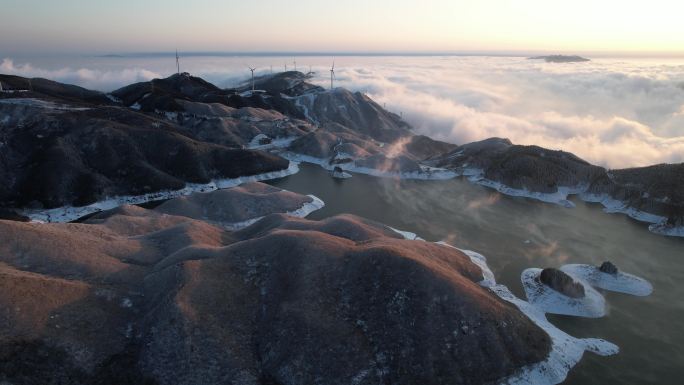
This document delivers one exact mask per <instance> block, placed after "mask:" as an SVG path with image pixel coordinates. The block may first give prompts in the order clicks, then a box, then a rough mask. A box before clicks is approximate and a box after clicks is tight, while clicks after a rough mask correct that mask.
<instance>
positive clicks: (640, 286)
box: [560, 264, 653, 297]
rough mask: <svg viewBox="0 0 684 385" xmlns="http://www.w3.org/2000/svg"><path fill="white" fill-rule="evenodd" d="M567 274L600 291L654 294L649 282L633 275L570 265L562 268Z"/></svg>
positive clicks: (638, 294) (588, 266)
mask: <svg viewBox="0 0 684 385" xmlns="http://www.w3.org/2000/svg"><path fill="white" fill-rule="evenodd" d="M560 269H561V270H562V271H564V272H565V273H567V274H569V275H572V276H574V277H577V278H579V279H581V280H583V281H585V282H587V283H588V284H590V285H591V286H594V287H598V288H599V289H603V290H608V291H615V292H619V293H625V294H631V295H636V296H640V297H644V296H647V295H649V294H651V293H652V292H653V286H652V285H651V283H650V282H648V281H647V280H645V279H643V278H640V277H637V276H635V275H632V274H628V273H623V272H622V271H618V272H617V274H608V273H604V272H602V271H601V270H600V269H599V268H598V267H596V266H592V265H582V264H570V265H565V266H562V267H561V268H560Z"/></svg>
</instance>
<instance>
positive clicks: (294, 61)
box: [292, 58, 297, 71]
mask: <svg viewBox="0 0 684 385" xmlns="http://www.w3.org/2000/svg"><path fill="white" fill-rule="evenodd" d="M292 62H293V63H294V69H295V71H297V58H294V59H292Z"/></svg>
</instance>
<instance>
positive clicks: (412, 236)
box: [387, 226, 424, 241]
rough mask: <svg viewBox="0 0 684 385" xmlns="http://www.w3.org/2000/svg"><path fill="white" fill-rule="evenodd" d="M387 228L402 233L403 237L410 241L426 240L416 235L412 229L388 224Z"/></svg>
mask: <svg viewBox="0 0 684 385" xmlns="http://www.w3.org/2000/svg"><path fill="white" fill-rule="evenodd" d="M387 228H388V229H390V230H392V231H394V232H395V233H397V234H399V235H401V236H402V237H404V239H408V240H410V241H424V239H423V238H421V237H419V236H418V235H416V233H412V232H410V231H402V230H397V229H395V228H394V227H390V226H387Z"/></svg>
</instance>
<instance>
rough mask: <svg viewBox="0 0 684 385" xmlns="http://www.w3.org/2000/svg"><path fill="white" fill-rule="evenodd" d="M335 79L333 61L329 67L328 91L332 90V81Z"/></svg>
mask: <svg viewBox="0 0 684 385" xmlns="http://www.w3.org/2000/svg"><path fill="white" fill-rule="evenodd" d="M334 78H335V60H333V64H332V67H330V89H331V90H332V89H333V79H334Z"/></svg>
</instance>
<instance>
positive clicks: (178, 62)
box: [176, 48, 180, 75]
mask: <svg viewBox="0 0 684 385" xmlns="http://www.w3.org/2000/svg"><path fill="white" fill-rule="evenodd" d="M179 59H180V58H179V57H178V48H176V71H177V73H178V75H180V60H179Z"/></svg>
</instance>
